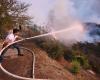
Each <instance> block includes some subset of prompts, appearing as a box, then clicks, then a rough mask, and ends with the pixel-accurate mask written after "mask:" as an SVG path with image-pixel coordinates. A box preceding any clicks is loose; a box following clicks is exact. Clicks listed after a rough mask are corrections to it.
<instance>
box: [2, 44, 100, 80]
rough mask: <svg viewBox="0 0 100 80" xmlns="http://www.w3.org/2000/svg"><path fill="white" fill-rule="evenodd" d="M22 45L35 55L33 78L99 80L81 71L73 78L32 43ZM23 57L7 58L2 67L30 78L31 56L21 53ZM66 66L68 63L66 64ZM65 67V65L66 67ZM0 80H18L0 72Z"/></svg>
mask: <svg viewBox="0 0 100 80" xmlns="http://www.w3.org/2000/svg"><path fill="white" fill-rule="evenodd" d="M24 45H25V46H26V47H28V48H29V49H31V50H33V51H34V53H35V55H36V63H35V78H37V79H52V80H99V79H96V77H95V76H93V75H91V74H89V73H87V72H86V71H84V70H82V71H81V73H80V74H78V75H77V76H74V75H73V74H71V73H70V72H69V71H68V70H67V69H65V68H64V66H63V65H61V64H60V63H59V62H57V61H55V60H53V59H51V58H49V57H48V55H47V53H46V52H45V51H43V50H41V49H40V48H38V47H37V46H36V45H35V44H34V43H32V42H30V43H29V42H28V43H27V42H24ZM23 53H24V56H20V57H18V56H16V57H15V56H14V57H13V58H12V57H8V58H6V59H5V60H4V62H3V66H4V67H5V68H6V69H7V70H8V71H10V72H12V73H14V74H17V75H20V76H25V77H32V55H31V54H28V52H27V51H23ZM67 64H68V63H67ZM66 66H67V65H66ZM0 80H18V79H14V78H12V77H10V76H7V75H6V74H5V73H3V72H2V71H1V70H0Z"/></svg>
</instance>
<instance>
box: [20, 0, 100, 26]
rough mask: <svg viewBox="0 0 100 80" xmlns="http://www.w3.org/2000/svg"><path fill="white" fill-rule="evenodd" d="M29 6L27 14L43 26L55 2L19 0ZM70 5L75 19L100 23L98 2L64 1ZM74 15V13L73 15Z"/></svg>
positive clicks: (51, 0) (83, 0) (94, 0)
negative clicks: (74, 11)
mask: <svg viewBox="0 0 100 80" xmlns="http://www.w3.org/2000/svg"><path fill="white" fill-rule="evenodd" d="M19 1H22V2H26V3H29V4H31V7H30V8H29V11H28V14H29V15H31V16H32V17H34V22H35V23H38V24H40V25H41V24H45V23H46V22H47V18H48V13H49V11H50V10H51V8H52V7H53V5H54V3H55V1H56V0H19ZM66 1H69V2H70V3H72V6H73V8H74V9H75V10H76V14H77V17H78V18H79V19H80V20H82V21H85V22H86V21H91V22H98V23H100V19H99V17H100V15H99V14H100V10H99V9H100V6H99V4H100V0H66ZM73 14H74V13H73Z"/></svg>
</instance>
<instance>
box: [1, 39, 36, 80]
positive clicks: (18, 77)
mask: <svg viewBox="0 0 100 80" xmlns="http://www.w3.org/2000/svg"><path fill="white" fill-rule="evenodd" d="M29 39H32V37H31V38H26V39H22V40H18V41H15V42H14V43H11V44H9V45H7V46H6V47H5V48H3V49H2V50H1V51H0V55H1V54H2V52H3V51H4V50H5V49H6V48H8V47H9V46H11V45H13V44H16V43H19V42H22V41H25V40H29ZM21 48H23V49H25V50H27V51H29V52H30V53H31V54H32V56H33V63H32V66H33V71H32V78H27V77H21V76H18V75H15V74H13V73H10V72H9V71H7V70H6V69H5V68H4V67H3V66H2V63H0V69H1V70H2V71H3V72H4V73H5V74H7V75H9V76H12V77H14V78H17V79H21V80H34V79H35V77H34V68H35V54H34V52H33V51H32V50H30V49H28V48H25V47H21Z"/></svg>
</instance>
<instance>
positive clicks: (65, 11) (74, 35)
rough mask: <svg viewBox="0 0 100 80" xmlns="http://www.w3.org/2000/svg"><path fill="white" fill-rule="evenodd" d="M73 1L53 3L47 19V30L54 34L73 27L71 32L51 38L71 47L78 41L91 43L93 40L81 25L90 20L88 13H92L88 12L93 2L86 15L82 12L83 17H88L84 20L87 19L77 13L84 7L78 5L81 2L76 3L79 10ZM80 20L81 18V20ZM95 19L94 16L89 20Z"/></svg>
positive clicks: (58, 0) (59, 0)
mask: <svg viewBox="0 0 100 80" xmlns="http://www.w3.org/2000/svg"><path fill="white" fill-rule="evenodd" d="M74 1H76V0H72V1H71V0H56V1H55V5H54V7H53V8H52V9H51V10H50V13H49V18H48V25H47V26H48V28H49V31H51V32H52V31H53V32H54V31H58V30H62V29H68V28H69V27H71V28H72V27H73V29H72V30H69V31H66V32H62V33H59V34H54V35H53V36H54V37H55V38H56V39H58V40H60V41H61V42H63V43H64V44H66V45H71V44H73V43H76V42H80V41H81V42H85V41H89V42H92V41H93V38H92V37H90V36H89V34H88V31H87V30H86V29H85V27H84V25H83V20H86V21H87V20H88V19H90V16H89V13H94V11H91V10H90V8H91V6H92V5H93V1H92V2H91V3H90V5H91V6H88V7H87V14H86V13H85V12H83V11H82V12H83V14H85V16H89V17H88V19H86V18H87V17H84V15H82V14H78V13H77V12H80V11H81V9H82V8H83V7H84V5H82V4H80V3H81V2H80V1H81V0H78V1H77V2H78V3H77V4H80V5H79V6H80V7H81V8H78V7H79V6H77V5H75V3H74ZM86 3H87V1H86V2H84V4H85V5H86ZM89 10H90V11H89ZM95 10H96V9H95ZM88 11H89V12H88ZM82 12H81V13H82ZM81 16H82V17H81ZM92 16H94V15H92ZM81 18H83V20H82V19H81ZM95 19H96V18H95V16H94V17H93V19H90V20H95ZM95 21H96V20H95Z"/></svg>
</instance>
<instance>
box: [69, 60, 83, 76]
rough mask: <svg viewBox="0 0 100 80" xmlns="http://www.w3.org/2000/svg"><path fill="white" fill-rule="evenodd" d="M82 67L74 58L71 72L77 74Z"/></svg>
mask: <svg viewBox="0 0 100 80" xmlns="http://www.w3.org/2000/svg"><path fill="white" fill-rule="evenodd" d="M80 68H81V67H80V63H79V62H78V61H77V60H73V61H72V68H71V72H72V73H74V74H77V73H78V72H79V71H80Z"/></svg>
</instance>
